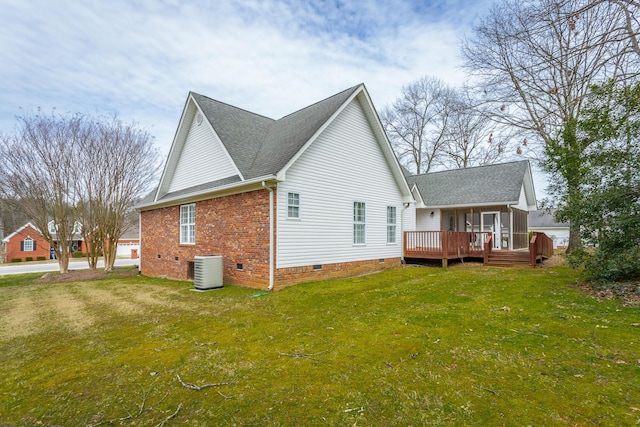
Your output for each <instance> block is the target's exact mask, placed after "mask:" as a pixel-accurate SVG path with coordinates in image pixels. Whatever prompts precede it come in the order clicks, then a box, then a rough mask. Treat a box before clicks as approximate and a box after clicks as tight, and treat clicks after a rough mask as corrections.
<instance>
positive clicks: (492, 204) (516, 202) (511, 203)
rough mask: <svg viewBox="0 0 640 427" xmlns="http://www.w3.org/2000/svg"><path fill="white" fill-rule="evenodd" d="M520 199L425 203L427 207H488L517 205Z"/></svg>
mask: <svg viewBox="0 0 640 427" xmlns="http://www.w3.org/2000/svg"><path fill="white" fill-rule="evenodd" d="M517 204H518V201H517V200H516V201H510V202H504V201H500V202H484V203H460V204H451V205H429V204H426V203H425V204H424V206H425V209H456V208H474V207H481V208H484V207H487V206H513V205H517Z"/></svg>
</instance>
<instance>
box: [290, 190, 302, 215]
mask: <svg viewBox="0 0 640 427" xmlns="http://www.w3.org/2000/svg"><path fill="white" fill-rule="evenodd" d="M287 218H290V219H300V193H287Z"/></svg>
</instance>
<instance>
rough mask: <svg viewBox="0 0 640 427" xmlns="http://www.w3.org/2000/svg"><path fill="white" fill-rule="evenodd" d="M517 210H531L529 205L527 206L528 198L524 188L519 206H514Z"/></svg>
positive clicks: (521, 190) (522, 188)
mask: <svg viewBox="0 0 640 427" xmlns="http://www.w3.org/2000/svg"><path fill="white" fill-rule="evenodd" d="M514 208H516V209H520V210H523V211H527V210H529V205H527V196H526V193H525V192H524V186H522V187H521V188H520V199H519V200H518V204H517V205H515V206H514Z"/></svg>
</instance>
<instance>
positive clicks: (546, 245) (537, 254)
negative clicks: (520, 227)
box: [529, 232, 553, 267]
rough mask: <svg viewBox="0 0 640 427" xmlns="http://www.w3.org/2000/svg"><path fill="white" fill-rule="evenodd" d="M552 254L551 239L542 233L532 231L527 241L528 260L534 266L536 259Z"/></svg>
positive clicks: (548, 256)
mask: <svg viewBox="0 0 640 427" xmlns="http://www.w3.org/2000/svg"><path fill="white" fill-rule="evenodd" d="M552 255H553V240H552V239H551V238H550V237H549V236H547V235H546V234H544V233H538V232H534V233H533V236H531V240H530V241H529V262H530V263H531V266H533V267H535V266H536V262H537V261H538V260H542V259H544V258H550V257H551V256H552Z"/></svg>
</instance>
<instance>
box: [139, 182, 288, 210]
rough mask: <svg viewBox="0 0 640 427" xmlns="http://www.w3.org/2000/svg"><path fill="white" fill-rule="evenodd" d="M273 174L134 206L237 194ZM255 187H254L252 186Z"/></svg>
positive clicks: (147, 207) (149, 207) (150, 206)
mask: <svg viewBox="0 0 640 427" xmlns="http://www.w3.org/2000/svg"><path fill="white" fill-rule="evenodd" d="M275 178H276V177H275V175H263V176H262V177H258V178H253V179H250V180H246V181H238V182H234V183H231V184H227V185H222V186H219V187H214V188H209V189H206V190H201V191H196V192H193V193H186V194H181V195H179V196H175V197H171V198H168V199H161V200H154V201H152V202H148V203H143V204H139V205H136V206H134V209H136V210H137V211H138V212H141V211H145V210H152V209H160V208H164V207H167V206H175V205H179V204H183V203H192V202H197V201H200V200H206V199H210V198H214V197H222V196H226V195H230V194H237V193H241V192H244V190H245V189H246V188H247V187H254V186H258V187H257V188H260V187H259V185H260V183H261V182H262V183H264V182H265V180H266V179H275ZM254 188H255V187H254Z"/></svg>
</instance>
